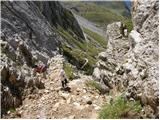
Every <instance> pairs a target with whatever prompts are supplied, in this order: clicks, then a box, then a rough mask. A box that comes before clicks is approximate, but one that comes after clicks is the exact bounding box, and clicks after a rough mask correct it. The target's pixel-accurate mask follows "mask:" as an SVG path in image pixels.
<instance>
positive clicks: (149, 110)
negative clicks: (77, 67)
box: [93, 0, 159, 118]
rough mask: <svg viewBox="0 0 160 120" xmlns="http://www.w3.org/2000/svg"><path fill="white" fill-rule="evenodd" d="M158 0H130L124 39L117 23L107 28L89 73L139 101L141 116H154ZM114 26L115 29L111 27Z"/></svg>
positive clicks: (157, 92)
mask: <svg viewBox="0 0 160 120" xmlns="http://www.w3.org/2000/svg"><path fill="white" fill-rule="evenodd" d="M158 4H159V2H158V0H152V1H150V0H146V1H143V0H140V1H136V2H133V6H132V7H133V8H132V18H133V23H134V29H133V30H132V31H131V33H130V34H129V37H128V40H127V39H126V40H123V37H122V35H121V32H120V31H118V30H119V28H120V23H113V24H111V25H108V27H107V35H108V40H109V41H108V49H107V50H106V52H104V53H100V54H99V59H100V60H99V62H98V63H97V67H96V68H95V70H94V73H93V75H94V76H95V78H97V80H98V81H103V84H104V83H105V81H107V83H108V84H106V85H107V86H108V87H109V86H112V87H110V89H111V88H117V89H118V90H120V91H122V92H124V93H125V97H126V98H127V99H128V100H130V99H134V100H140V102H141V104H142V106H143V110H144V113H143V114H141V117H142V118H158V114H159V113H158V112H159V111H158V110H159V88H158V84H159V82H158V79H159V75H158V74H159V70H158V65H159V64H158V58H159V55H158V53H159V52H158V42H159V40H158V35H159V34H158V27H159V21H158V17H159V16H158V12H159V8H158ZM112 29H115V30H112Z"/></svg>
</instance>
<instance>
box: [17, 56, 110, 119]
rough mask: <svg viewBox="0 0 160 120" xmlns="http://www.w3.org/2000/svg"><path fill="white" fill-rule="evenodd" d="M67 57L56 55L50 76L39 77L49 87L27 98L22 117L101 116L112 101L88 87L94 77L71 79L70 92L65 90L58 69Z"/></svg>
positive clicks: (71, 117) (19, 109) (51, 65)
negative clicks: (104, 108)
mask: <svg viewBox="0 0 160 120" xmlns="http://www.w3.org/2000/svg"><path fill="white" fill-rule="evenodd" d="M62 61H63V58H62V57H61V56H55V57H54V58H53V59H52V61H51V64H50V66H49V74H48V75H47V79H44V78H41V75H40V76H39V78H41V80H42V81H43V82H44V84H45V89H41V90H38V93H37V94H31V95H29V96H28V97H26V98H25V100H24V101H23V105H22V106H21V107H20V108H18V109H17V111H18V112H19V113H20V114H21V118H32V119H34V118H41V119H42V118H52V119H54V118H55V119H56V118H59V119H64V118H70V119H73V118H77V119H78V118H97V117H98V116H97V113H98V111H99V110H100V106H101V105H102V104H103V103H104V102H108V98H107V96H105V95H99V93H98V91H96V90H93V89H91V88H88V87H86V85H85V82H86V81H88V80H91V79H92V78H91V76H85V75H81V77H80V78H79V79H74V80H72V81H70V82H69V84H68V86H69V87H70V88H71V90H70V92H67V91H62V90H61V83H60V81H58V80H57V76H58V72H59V70H60V68H61V67H62Z"/></svg>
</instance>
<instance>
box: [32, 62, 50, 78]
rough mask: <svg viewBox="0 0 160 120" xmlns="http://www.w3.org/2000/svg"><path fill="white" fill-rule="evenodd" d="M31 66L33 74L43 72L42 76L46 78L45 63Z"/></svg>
mask: <svg viewBox="0 0 160 120" xmlns="http://www.w3.org/2000/svg"><path fill="white" fill-rule="evenodd" d="M33 68H34V70H33V72H34V74H36V73H39V74H41V73H43V77H44V78H46V71H47V66H46V65H44V64H42V65H33Z"/></svg>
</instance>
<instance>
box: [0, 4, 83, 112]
mask: <svg viewBox="0 0 160 120" xmlns="http://www.w3.org/2000/svg"><path fill="white" fill-rule="evenodd" d="M1 14H2V15H1V17H2V18H1V41H0V43H1V48H2V55H1V67H0V69H1V78H2V80H1V82H2V90H1V91H2V101H1V102H2V114H3V113H5V110H7V109H9V108H11V107H17V106H18V105H20V104H21V102H22V99H23V98H22V95H23V94H25V92H24V91H25V88H27V89H28V88H30V89H34V88H42V87H43V84H42V83H41V82H40V81H39V80H36V78H34V76H33V73H32V71H33V70H32V66H33V65H34V64H35V62H40V61H41V62H43V63H45V64H46V63H47V61H48V59H49V58H50V57H53V56H54V55H55V54H58V45H59V43H60V42H63V39H62V38H61V36H60V35H58V34H57V33H56V27H57V26H58V25H59V26H61V27H63V28H64V29H71V30H72V31H74V32H75V34H76V35H77V36H78V37H80V38H84V35H83V32H82V30H81V28H80V26H79V24H78V22H77V20H76V19H75V18H74V16H73V14H72V13H71V12H70V11H69V10H67V9H66V8H64V7H63V6H61V4H60V3H59V2H55V1H52V2H49V1H45V2H33V1H12V2H9V1H3V2H1ZM33 81H34V82H33ZM32 91H33V90H32Z"/></svg>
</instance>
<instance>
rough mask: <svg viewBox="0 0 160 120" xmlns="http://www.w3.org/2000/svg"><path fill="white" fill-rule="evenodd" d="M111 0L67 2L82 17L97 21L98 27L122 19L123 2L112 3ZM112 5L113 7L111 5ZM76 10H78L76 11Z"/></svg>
mask: <svg viewBox="0 0 160 120" xmlns="http://www.w3.org/2000/svg"><path fill="white" fill-rule="evenodd" d="M112 3H113V1H112V2H111V1H109V2H106V1H105V2H103V1H101V2H86V1H85V2H67V3H65V4H67V5H68V6H69V7H73V8H75V7H76V10H73V11H74V12H76V14H79V15H80V16H83V17H84V18H86V19H88V20H90V21H92V22H94V23H97V24H98V25H99V26H100V27H106V26H105V25H107V24H110V23H112V22H116V21H122V20H123V19H124V16H122V14H121V13H122V11H124V10H125V7H124V6H123V2H121V5H119V4H120V3H118V2H117V3H116V2H115V3H113V4H112ZM112 6H113V7H112ZM115 6H116V7H119V9H118V10H117V8H116V10H117V11H115V9H113V8H115ZM77 11H78V12H77Z"/></svg>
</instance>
